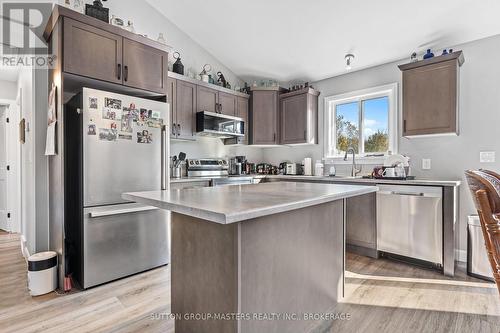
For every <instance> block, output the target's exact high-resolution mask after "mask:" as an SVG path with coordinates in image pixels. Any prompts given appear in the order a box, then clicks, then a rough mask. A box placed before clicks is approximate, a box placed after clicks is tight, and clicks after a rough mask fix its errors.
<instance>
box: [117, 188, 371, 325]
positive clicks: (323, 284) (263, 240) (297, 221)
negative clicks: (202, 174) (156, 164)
mask: <svg viewBox="0 0 500 333" xmlns="http://www.w3.org/2000/svg"><path fill="white" fill-rule="evenodd" d="M375 191H377V187H376V186H358V185H334V184H313V183H291V182H279V183H264V184H256V185H235V186H224V187H212V188H197V189H187V190H170V191H151V192H135V193H125V194H123V197H124V198H125V199H127V200H132V201H135V202H139V203H143V204H147V205H151V206H155V207H159V208H162V209H167V210H170V211H172V221H171V222H172V232H171V233H172V235H171V238H172V246H171V248H172V256H171V275H172V276H171V281H172V292H171V294H172V296H171V297H172V309H171V312H172V314H174V315H176V318H175V329H176V331H178V332H198V333H204V332H210V333H212V332H214V333H215V332H217V333H223V332H317V331H321V330H322V329H323V328H325V325H327V323H328V322H329V321H330V320H331V319H334V317H335V314H334V313H333V312H332V311H333V309H334V308H335V305H336V304H337V302H338V301H339V299H341V298H342V297H343V292H344V262H345V221H344V201H345V199H346V198H349V197H354V196H358V195H363V194H367V193H371V192H375Z"/></svg>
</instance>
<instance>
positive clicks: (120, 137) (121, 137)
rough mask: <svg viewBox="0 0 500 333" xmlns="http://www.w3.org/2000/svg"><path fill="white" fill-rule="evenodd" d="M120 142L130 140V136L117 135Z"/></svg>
mask: <svg viewBox="0 0 500 333" xmlns="http://www.w3.org/2000/svg"><path fill="white" fill-rule="evenodd" d="M118 139H120V140H132V134H118Z"/></svg>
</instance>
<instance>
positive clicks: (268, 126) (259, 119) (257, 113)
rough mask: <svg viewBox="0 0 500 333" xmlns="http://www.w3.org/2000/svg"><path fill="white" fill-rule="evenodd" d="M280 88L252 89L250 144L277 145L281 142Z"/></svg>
mask: <svg viewBox="0 0 500 333" xmlns="http://www.w3.org/2000/svg"><path fill="white" fill-rule="evenodd" d="M278 98H279V90H278V89H276V90H270V89H262V90H260V89H259V88H256V89H252V92H251V97H250V121H249V123H250V131H249V134H250V137H249V139H250V144H252V145H276V144H278V142H279V132H278V131H279V126H278V124H279V123H278V116H279V113H278V109H279V105H278V103H279V101H278Z"/></svg>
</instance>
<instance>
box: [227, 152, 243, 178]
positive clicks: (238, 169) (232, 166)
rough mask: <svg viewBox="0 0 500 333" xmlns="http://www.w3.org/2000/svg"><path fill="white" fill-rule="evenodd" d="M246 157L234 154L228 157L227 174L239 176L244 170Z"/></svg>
mask: <svg viewBox="0 0 500 333" xmlns="http://www.w3.org/2000/svg"><path fill="white" fill-rule="evenodd" d="M246 161H247V160H246V157H245V156H235V157H233V158H230V159H229V174H230V175H231V176H239V175H242V174H244V173H245V172H246V167H245V164H246Z"/></svg>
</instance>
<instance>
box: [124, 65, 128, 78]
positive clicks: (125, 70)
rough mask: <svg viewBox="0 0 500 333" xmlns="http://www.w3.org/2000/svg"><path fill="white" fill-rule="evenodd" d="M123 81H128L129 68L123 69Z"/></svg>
mask: <svg viewBox="0 0 500 333" xmlns="http://www.w3.org/2000/svg"><path fill="white" fill-rule="evenodd" d="M123 80H124V81H125V82H127V80H128V66H124V67H123Z"/></svg>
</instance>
